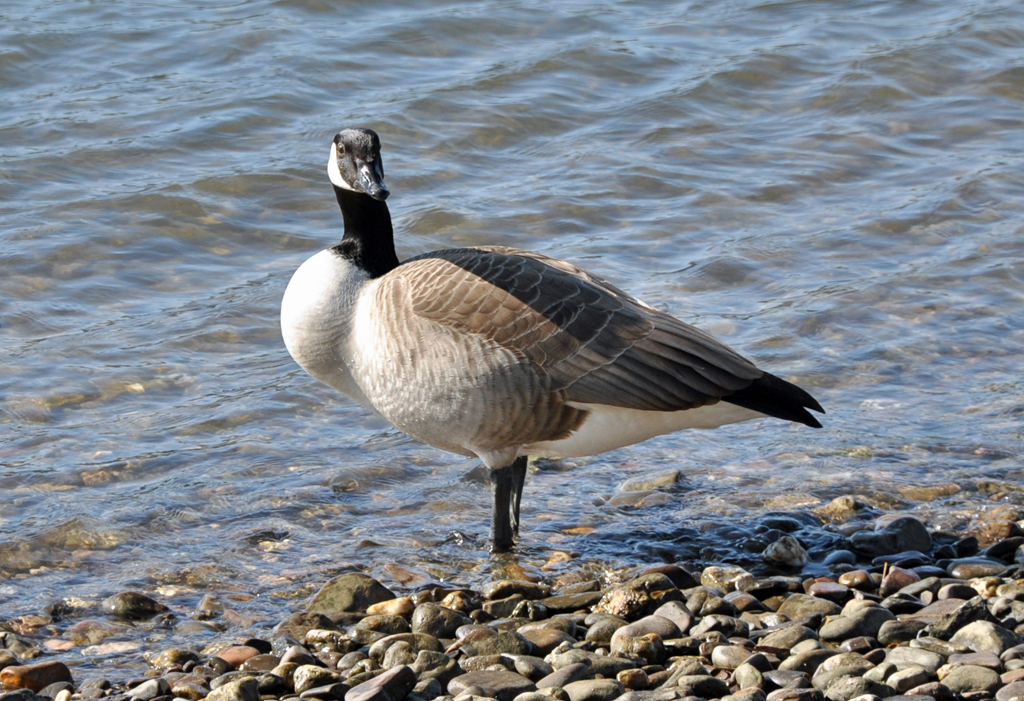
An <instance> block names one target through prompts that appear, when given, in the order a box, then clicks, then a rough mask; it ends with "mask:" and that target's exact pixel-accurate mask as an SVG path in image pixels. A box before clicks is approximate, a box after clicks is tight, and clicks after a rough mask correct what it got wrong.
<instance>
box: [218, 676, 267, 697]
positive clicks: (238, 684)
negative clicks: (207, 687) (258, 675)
mask: <svg viewBox="0 0 1024 701" xmlns="http://www.w3.org/2000/svg"><path fill="white" fill-rule="evenodd" d="M206 698H207V701H260V685H259V684H258V683H257V682H256V680H255V679H253V678H252V677H248V676H247V677H243V678H241V679H235V680H233V681H229V682H228V683H226V684H222V685H221V686H218V687H217V688H216V689H213V690H212V691H210V695H209V696H207V697H206Z"/></svg>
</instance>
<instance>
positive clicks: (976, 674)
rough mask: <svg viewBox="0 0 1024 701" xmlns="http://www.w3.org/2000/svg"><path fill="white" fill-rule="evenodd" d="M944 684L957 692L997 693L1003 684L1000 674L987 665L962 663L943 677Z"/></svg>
mask: <svg viewBox="0 0 1024 701" xmlns="http://www.w3.org/2000/svg"><path fill="white" fill-rule="evenodd" d="M941 681H942V684H943V686H945V687H947V688H948V689H949V690H950V691H952V692H953V693H956V694H966V693H970V692H972V691H987V692H989V693H995V692H996V690H997V689H998V688H999V687H1000V686H1002V683H1001V682H1000V680H999V675H998V674H996V673H995V672H994V671H992V670H991V669H988V668H987V667H978V666H977V665H969V664H968V665H960V666H958V667H955V668H954V669H953V670H952V671H950V672H949V674H947V675H945V676H944V677H943V678H942V680H941Z"/></svg>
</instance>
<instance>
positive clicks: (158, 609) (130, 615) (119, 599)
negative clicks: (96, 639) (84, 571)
mask: <svg viewBox="0 0 1024 701" xmlns="http://www.w3.org/2000/svg"><path fill="white" fill-rule="evenodd" d="M100 607H101V608H102V609H103V611H104V612H105V613H108V614H110V615H112V616H117V617H118V618H127V619H129V620H132V621H139V620H144V619H147V618H152V617H153V616H156V615H157V614H160V613H165V612H167V611H169V610H170V609H168V608H167V607H166V606H164V605H163V604H161V603H160V602H159V601H157V600H156V599H154V598H152V597H149V596H146V595H145V594H142V593H140V592H137V591H125V592H121V593H120V594H114V595H113V596H111V597H108V598H106V599H104V600H103V603H102V604H100Z"/></svg>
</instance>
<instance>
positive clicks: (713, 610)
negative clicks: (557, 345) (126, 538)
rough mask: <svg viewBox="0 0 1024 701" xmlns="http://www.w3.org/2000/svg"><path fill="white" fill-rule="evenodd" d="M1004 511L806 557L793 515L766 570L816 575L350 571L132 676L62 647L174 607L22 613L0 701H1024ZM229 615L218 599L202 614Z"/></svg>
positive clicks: (880, 526) (134, 602)
mask: <svg viewBox="0 0 1024 701" xmlns="http://www.w3.org/2000/svg"><path fill="white" fill-rule="evenodd" d="M833 506H834V507H835V508H836V509H842V508H844V504H843V503H842V502H841V500H836V503H835V504H834V505H833ZM846 506H848V505H846ZM999 516H1000V514H999V513H996V514H995V517H994V518H991V519H989V520H988V521H987V524H986V526H985V529H984V532H983V533H980V534H978V535H964V534H961V535H959V536H957V535H953V534H949V533H939V532H929V531H928V530H927V528H926V527H925V526H924V525H923V524H922V523H921V522H920V521H918V520H917V519H915V518H913V517H909V516H903V517H896V518H894V519H893V518H886V519H879V521H878V522H877V523H876V524H875V528H874V529H869V530H862V531H859V532H856V533H853V534H851V535H850V537H849V543H850V549H848V550H834V551H832V552H830V553H829V554H828V555H827V557H825V558H824V559H823V560H822V561H819V562H811V563H809V562H808V555H807V552H806V550H805V549H804V547H803V544H802V543H801V542H800V541H799V540H798V539H797V538H796V537H794V536H792V535H789V534H787V533H786V532H785V522H784V519H782V520H779V521H778V523H777V526H778V528H776V529H775V532H774V533H773V534H771V542H770V544H769V545H768V546H767V547H766V548H765V550H764V551H763V553H762V555H761V557H762V560H763V562H764V563H766V565H770V566H771V567H773V568H775V569H776V570H778V571H782V572H786V571H788V572H794V573H799V572H804V573H806V572H811V571H813V572H827V573H828V574H827V575H822V576H810V575H808V574H802V575H801V574H789V575H773V576H758V575H755V574H751V573H750V572H748V571H746V570H744V569H742V568H740V567H738V566H732V565H728V564H725V563H723V564H720V565H714V566H709V567H705V568H703V569H700V570H692V569H691V568H688V567H687V566H686V563H680V564H675V565H658V564H656V563H652V564H651V566H650V567H638V568H637V569H636V571H635V576H633V577H632V578H630V579H628V581H625V582H622V583H619V584H614V585H609V584H608V583H607V582H602V581H598V580H593V581H587V582H577V583H574V584H570V585H566V586H562V587H561V588H559V589H557V590H552V587H551V586H549V585H548V584H546V583H544V582H531V581H525V580H513V579H502V580H497V581H492V582H490V583H488V584H486V585H485V586H483V587H480V588H479V589H465V588H458V587H453V586H443V585H435V586H427V587H423V588H420V589H418V590H416V591H411V592H405V593H403V592H400V591H399V592H396V591H393V590H392V589H389V588H388V587H387V586H385V585H384V584H382V583H381V582H379V581H377V580H375V579H372V578H371V577H369V576H367V575H365V574H359V573H349V574H342V575H340V576H338V577H335V578H334V579H332V580H331V581H330V582H328V583H326V584H325V585H324V586H323V587H322V588H321V589H320V590H319V591H318V592H317V593H316V594H315V595H314V596H313V597H312V598H311V599H310V600H309V601H308V603H307V604H306V606H305V607H304V609H303V610H300V611H298V612H295V613H292V614H291V615H289V616H287V617H286V618H284V619H283V620H281V621H280V622H279V623H278V624H277V625H276V627H274V629H273V631H272V632H271V633H270V635H268V636H266V637H267V639H262V638H251V639H233V638H230V636H225V637H223V639H221V640H218V641H217V642H215V643H212V644H207V645H205V646H204V647H202V648H201V649H199V648H191V647H188V646H182V647H167V646H166V641H164V642H163V643H161V646H159V647H156V648H155V649H150V650H148V651H147V652H143V653H141V654H142V655H143V656H144V657H145V659H146V660H147V662H148V664H149V667H150V669H149V671H148V672H147V673H146V674H145V675H141V676H138V677H136V678H128V679H124V678H120V679H114V678H106V677H103V676H101V675H102V674H103V671H102V670H96V669H89V668H88V667H87V666H73V667H72V668H69V666H68V665H66V664H65V663H64V662H63V661H62V659H61V655H62V653H68V651H69V650H71V649H73V648H79V647H81V646H85V645H88V644H97V643H99V642H100V641H103V640H106V639H114V640H116V639H117V636H118V634H119V633H123V632H124V630H125V629H126V627H127V622H132V621H134V622H140V621H151V620H156V619H159V618H160V617H162V616H164V617H166V616H168V609H167V607H166V606H164V605H163V604H162V603H160V602H159V601H157V600H156V599H154V598H152V597H150V596H147V595H145V594H141V593H138V592H122V593H120V594H117V595H115V596H112V597H110V598H109V599H107V600H106V601H104V602H103V605H102V610H103V613H104V614H105V615H103V616H100V617H96V616H93V617H91V618H84V619H82V618H80V617H76V615H75V614H74V611H73V609H72V610H68V611H59V610H56V609H54V610H49V611H46V612H41V613H40V614H38V615H37V616H35V617H34V619H33V617H26V616H22V617H21V618H20V619H19V620H20V621H21V622H22V624H24V623H25V619H32V620H31V621H29V622H30V623H35V624H37V625H36V628H35V629H36V630H39V631H40V632H39V633H38V634H33V633H32V632H31V631H29V632H26V630H25V625H22V626H21V627H18V626H15V625H13V624H12V622H11V621H7V622H0V685H2V686H0V701H44V699H45V698H47V697H48V698H50V699H53V700H54V701H70V699H79V698H81V699H110V701H131V700H133V699H137V700H138V701H172V700H173V699H183V700H185V701H200V700H201V699H209V700H210V701H261V699H262V700H263V701H270V700H272V699H290V698H302V699H319V700H322V701H342V700H343V699H344V700H346V701H403V700H407V701H431V700H432V699H443V700H447V699H452V698H454V699H459V700H460V701H477V700H478V699H497V700H498V701H552V700H557V701H613V700H615V699H619V700H621V701H674V700H675V699H727V701H823V700H824V699H829V700H830V701H850V700H851V699H858V700H859V701H871V700H873V699H876V698H894V697H895V698H898V699H901V700H903V699H908V700H909V699H914V701H927V700H928V699H934V701H955V700H962V701H986V700H987V699H996V700H997V701H1011V699H1014V698H1018V697H1020V698H1022V699H1024V637H1022V636H1024V566H1022V565H1024V530H1022V529H1021V526H1020V523H1018V522H1017V521H1016V520H1014V519H1013V516H1015V513H1014V510H1013V509H1007V510H1006V513H1005V516H1006V517H1005V518H1000V517H999ZM56 608H60V607H56ZM221 613H222V612H221V611H220V610H218V608H217V606H216V605H215V601H214V600H213V599H210V600H206V599H204V602H202V603H200V605H199V606H198V607H197V609H196V613H195V614H194V618H195V619H197V621H196V623H198V622H199V621H201V620H202V619H210V618H216V617H218V616H219V615H221ZM55 640H56V641H57V642H56V643H54V642H53V641H55ZM112 644H115V645H116V643H112Z"/></svg>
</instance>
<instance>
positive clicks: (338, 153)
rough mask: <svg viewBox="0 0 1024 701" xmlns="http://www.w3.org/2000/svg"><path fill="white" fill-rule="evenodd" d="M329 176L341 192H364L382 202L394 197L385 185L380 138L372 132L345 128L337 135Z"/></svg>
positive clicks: (328, 167) (328, 170) (332, 151)
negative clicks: (390, 196) (390, 195)
mask: <svg viewBox="0 0 1024 701" xmlns="http://www.w3.org/2000/svg"><path fill="white" fill-rule="evenodd" d="M327 174H328V175H329V176H330V178H331V182H332V183H333V184H334V186H335V187H338V188H341V189H342V190H350V191H352V192H361V193H363V194H365V195H369V196H370V197H372V198H373V199H375V200H378V201H381V202H383V201H384V200H386V199H387V197H388V195H389V194H391V193H390V192H389V191H388V189H387V187H385V186H384V162H383V161H382V160H381V157H380V138H379V137H378V136H377V133H376V132H374V131H371V130H370V129H342V130H341V131H339V132H338V133H337V134H336V135H335V137H334V141H333V142H332V143H331V157H330V159H329V160H328V161H327Z"/></svg>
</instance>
